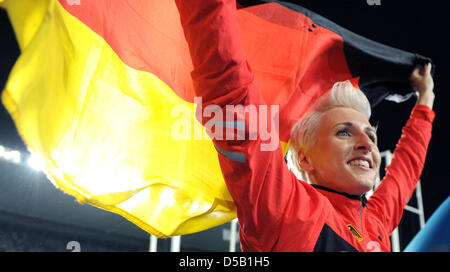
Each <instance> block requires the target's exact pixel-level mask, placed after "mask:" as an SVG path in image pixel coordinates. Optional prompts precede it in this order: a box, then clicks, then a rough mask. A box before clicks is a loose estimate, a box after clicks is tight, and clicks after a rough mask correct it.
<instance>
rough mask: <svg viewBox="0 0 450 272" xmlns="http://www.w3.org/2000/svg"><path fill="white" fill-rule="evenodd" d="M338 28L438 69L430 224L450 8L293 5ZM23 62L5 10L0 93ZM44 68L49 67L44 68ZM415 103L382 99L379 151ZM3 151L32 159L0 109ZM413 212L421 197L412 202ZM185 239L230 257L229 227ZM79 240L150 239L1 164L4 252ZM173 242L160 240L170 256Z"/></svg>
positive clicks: (358, 2) (446, 82)
mask: <svg viewBox="0 0 450 272" xmlns="http://www.w3.org/2000/svg"><path fill="white" fill-rule="evenodd" d="M292 2H296V3H298V4H300V5H302V6H304V7H306V8H309V9H311V10H312V11H315V12H316V13H318V14H321V15H323V16H324V17H326V18H328V19H331V20H332V21H334V22H336V23H337V24H339V25H341V26H343V27H345V28H347V29H349V30H351V31H353V32H355V33H357V34H359V35H362V36H364V37H366V38H369V39H372V40H375V41H378V42H380V43H383V44H386V45H389V46H392V47H396V48H399V49H403V50H406V51H410V52H414V53H418V54H421V55H423V56H426V57H430V58H431V59H433V61H434V64H435V65H436V73H435V77H434V79H435V93H436V100H435V104H434V110H435V112H436V119H435V123H434V130H433V138H432V140H431V144H430V147H429V153H428V156H427V162H426V164H425V168H424V171H423V174H422V177H421V182H422V194H423V204H424V209H425V219H428V218H429V217H430V216H431V215H432V213H433V211H434V210H436V208H438V206H439V205H440V204H441V203H442V202H443V201H444V200H445V199H446V198H447V197H448V196H449V182H450V180H449V177H448V176H449V169H450V167H449V166H448V165H447V163H448V156H449V154H450V152H449V151H450V148H449V147H450V144H449V136H450V133H449V125H450V120H449V117H450V96H449V93H450V73H449V72H450V69H449V68H448V67H449V64H450V63H449V60H450V53H449V52H450V51H449V50H450V28H449V27H448V20H449V16H450V2H448V1H404V0H402V1H398V0H397V1H387V0H380V1H379V2H380V5H369V4H368V2H377V1H370V0H340V1H324V0H309V1H292ZM18 56H19V49H18V46H17V43H16V40H15V37H14V33H13V31H12V28H11V25H10V23H9V20H8V17H7V14H6V12H5V11H4V10H0V90H2V89H3V87H4V85H5V83H6V80H7V77H8V74H9V71H10V70H11V68H12V66H13V65H14V62H15V60H16V59H17V57H18ZM43 69H45V68H44V67H43ZM414 103H415V100H414V99H411V100H409V101H406V102H404V103H401V104H396V103H393V102H388V101H384V102H382V104H381V105H379V106H377V107H376V108H375V109H374V113H373V117H372V120H371V121H372V122H373V123H378V124H379V127H378V131H379V147H380V150H387V149H390V150H393V149H394V147H395V144H396V142H397V140H398V139H399V137H400V133H401V128H402V127H403V125H404V124H405V122H406V120H407V119H408V117H409V113H410V110H411V109H412V107H413V105H414ZM0 145H2V146H4V147H6V148H8V149H16V150H20V151H21V152H23V153H26V152H27V151H26V148H25V146H24V144H23V142H22V140H21V139H20V137H19V136H18V134H17V131H16V129H15V126H14V124H13V122H12V120H11V118H10V117H9V115H8V114H7V112H6V110H5V109H4V107H3V105H1V106H0ZM410 204H411V205H413V206H415V205H416V203H415V198H414V197H413V198H412V200H411V203H410ZM228 227H229V223H228V224H225V225H223V226H219V227H216V228H214V229H211V230H208V231H205V232H201V233H198V234H192V235H187V236H183V237H182V238H181V251H227V250H228V242H227V241H225V240H224V237H225V236H226V231H225V228H228ZM399 228H400V242H401V249H404V247H405V246H406V245H407V244H408V242H409V241H410V240H411V239H412V238H413V237H414V235H415V234H416V233H417V232H418V231H419V223H418V219H417V216H413V215H412V214H411V213H410V212H405V213H404V217H403V219H402V222H401V224H400V227H399ZM69 241H78V242H79V243H80V245H81V250H82V251H147V250H148V248H149V235H148V234H147V233H145V232H144V231H142V230H141V229H139V228H138V227H136V226H134V225H133V224H131V223H130V222H128V221H127V220H125V219H123V218H122V217H120V216H118V215H115V214H113V213H109V212H105V211H103V210H100V209H97V208H95V207H92V206H88V205H80V204H78V203H77V202H76V200H75V199H74V198H73V197H71V196H69V195H66V194H64V193H62V192H61V191H59V190H58V189H56V188H55V187H54V186H53V185H52V184H51V183H50V182H49V181H48V180H47V179H46V177H45V176H44V175H43V174H42V173H40V172H36V171H34V170H32V169H31V168H30V167H28V166H27V165H26V164H23V165H16V164H13V163H10V162H7V161H5V160H1V159H0V251H68V249H66V246H67V243H68V242H69ZM169 249H170V240H169V239H163V240H159V241H158V250H159V251H168V250H169Z"/></svg>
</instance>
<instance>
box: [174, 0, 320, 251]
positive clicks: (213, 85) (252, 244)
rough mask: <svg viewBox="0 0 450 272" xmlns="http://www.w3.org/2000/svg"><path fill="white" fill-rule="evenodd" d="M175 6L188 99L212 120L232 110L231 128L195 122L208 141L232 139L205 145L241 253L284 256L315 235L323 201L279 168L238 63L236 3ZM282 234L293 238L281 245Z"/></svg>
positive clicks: (269, 116)
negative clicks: (185, 53) (187, 69)
mask: <svg viewBox="0 0 450 272" xmlns="http://www.w3.org/2000/svg"><path fill="white" fill-rule="evenodd" d="M176 3H177V7H178V10H179V12H180V18H181V23H182V26H183V30H184V33H185V37H186V40H187V42H188V45H189V50H190V54H191V58H192V62H193V66H194V70H193V72H192V79H193V81H194V88H195V93H196V96H198V97H201V98H202V104H203V109H201V110H202V112H203V110H207V107H208V106H214V108H210V109H219V110H221V111H222V114H218V116H220V115H222V117H224V118H226V117H227V116H229V114H227V109H230V108H231V109H232V110H233V107H234V110H235V112H234V113H233V114H231V116H233V117H234V118H233V119H234V120H228V119H227V120H217V119H213V118H216V117H217V116H203V120H202V122H203V124H204V125H205V127H206V126H208V124H215V128H214V132H215V133H217V131H218V130H219V131H220V130H222V129H223V130H227V129H230V130H231V131H232V132H233V133H231V135H230V134H228V133H227V132H224V134H223V135H227V136H232V137H233V139H229V138H226V139H225V138H224V139H218V138H214V137H212V140H213V143H214V146H215V148H216V149H217V151H218V156H219V162H220V166H221V170H222V174H223V176H224V179H225V182H226V184H227V187H228V190H229V192H230V194H231V195H232V197H233V199H234V201H235V204H236V206H237V213H238V218H239V223H240V225H241V226H240V227H241V229H240V230H241V231H240V235H241V236H240V238H241V243H242V247H243V250H245V251H271V250H280V248H282V249H284V250H288V249H289V247H292V246H297V247H298V246H301V245H302V243H306V242H305V241H308V240H309V239H310V238H311V237H314V236H317V235H318V232H317V231H316V229H315V228H313V227H312V225H314V224H316V223H317V224H321V223H322V224H323V220H324V218H323V217H324V216H326V214H325V213H323V212H322V209H323V205H324V204H323V203H324V201H322V200H323V199H322V198H320V196H319V193H317V192H315V190H314V189H313V188H312V187H310V186H304V184H303V183H301V182H299V181H297V180H296V179H295V176H294V175H293V174H292V173H291V172H290V171H289V169H288V168H287V165H286V163H285V162H284V158H283V152H282V149H281V145H280V143H279V140H278V135H277V120H276V118H278V115H277V112H276V107H275V108H273V109H272V108H271V107H268V106H267V105H266V103H265V101H264V99H263V97H262V94H261V92H260V90H259V88H258V86H257V84H256V82H255V80H254V77H253V74H252V72H251V69H250V67H249V65H248V63H247V61H246V58H245V54H244V52H243V49H242V45H241V40H240V33H239V31H240V30H239V25H238V21H237V15H236V2H235V1H234V0H208V1H205V0H190V1H186V0H184V1H183V0H177V1H176ZM235 106H241V107H240V109H239V107H235ZM197 117H198V116H197ZM273 117H276V118H275V119H273ZM210 121H211V122H210ZM208 122H209V123H208ZM221 124H222V125H221ZM262 128H263V130H264V131H262V130H261V129H262ZM239 130H241V131H239ZM261 132H266V133H261ZM215 135H217V134H215ZM212 136H214V134H213V135H212ZM242 136H244V138H242ZM238 137H241V138H238ZM271 137H276V138H275V139H274V138H271ZM270 143H272V144H274V146H270ZM291 203H294V204H295V207H298V209H297V208H291V206H294V204H292V205H291ZM311 207H314V208H313V209H311ZM319 217H320V218H319ZM286 218H288V219H289V220H287V219H286ZM304 221H309V222H310V223H309V225H308V226H306V225H305V224H301V223H302V222H304ZM311 222H313V223H311ZM284 229H287V230H289V231H290V232H293V233H291V234H290V235H283V237H281V236H282V235H281V233H282V232H283V230H284ZM314 231H315V232H317V233H315V232H314ZM319 231H320V229H319ZM313 232H314V233H313ZM296 239H298V240H296ZM311 250H312V248H311Z"/></svg>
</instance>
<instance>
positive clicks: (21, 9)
mask: <svg viewBox="0 0 450 272" xmlns="http://www.w3.org/2000/svg"><path fill="white" fill-rule="evenodd" d="M0 4H1V6H2V7H4V8H6V10H7V12H8V15H9V17H10V20H11V22H12V25H13V28H14V31H15V33H16V37H17V40H18V43H19V46H20V50H21V55H20V57H19V59H18V60H17V62H16V64H15V66H14V68H13V69H12V71H11V73H10V76H9V79H8V82H7V84H6V86H5V89H4V90H3V93H2V102H3V104H4V105H5V107H6V109H7V110H8V112H9V113H10V114H11V116H12V118H13V120H14V122H15V124H16V127H17V129H18V131H19V133H20V135H21V137H22V138H23V140H24V142H25V143H26V145H27V146H28V148H29V149H30V151H31V152H32V153H34V154H35V155H36V156H40V157H41V158H42V159H43V161H45V169H46V170H45V171H46V173H47V175H48V177H49V179H50V180H51V181H52V182H53V184H54V185H55V186H56V187H58V188H60V189H61V190H63V191H64V192H66V193H68V194H70V195H72V196H74V197H76V199H77V200H78V201H79V202H80V203H89V204H91V205H94V206H96V207H99V208H102V209H105V210H108V211H111V212H115V213H118V214H120V215H122V216H124V217H125V218H127V219H128V220H130V221H131V222H133V223H134V224H136V225H138V226H139V227H141V228H142V229H144V230H146V231H147V232H149V233H151V234H153V235H156V236H157V237H167V236H173V235H183V234H188V233H193V232H198V231H202V230H205V229H208V228H211V227H214V226H217V225H220V224H223V223H225V222H227V221H229V220H231V219H233V218H235V217H236V207H235V205H234V203H233V200H232V198H231V196H230V194H229V192H228V190H227V188H226V185H225V182H224V180H223V177H222V174H221V171H220V166H219V162H218V158H217V153H216V152H217V151H216V149H215V148H214V146H213V144H212V141H211V140H210V139H209V138H207V137H205V136H204V135H206V133H205V130H204V128H203V127H202V126H201V124H200V123H199V122H198V121H196V120H195V116H196V105H195V102H196V101H195V97H194V90H193V83H192V79H191V76H190V73H191V71H192V61H191V58H190V54H189V50H188V46H187V43H186V40H185V38H184V34H183V29H182V27H181V24H180V19H179V14H178V11H177V8H176V6H175V3H174V1H161V0H122V1H113V0H59V1H57V0H0ZM237 6H238V7H239V8H238V9H237V13H238V20H239V24H240V27H241V38H242V43H243V44H242V46H243V48H244V51H245V53H246V56H247V59H248V62H249V63H250V65H251V67H252V70H253V72H254V74H255V77H256V80H257V81H258V83H259V85H260V88H261V91H262V92H263V96H264V98H265V100H266V101H267V103H268V104H270V105H279V106H280V108H279V109H280V116H279V121H280V124H279V125H280V140H281V142H282V145H283V147H284V150H286V147H287V145H288V142H289V131H290V127H291V125H292V123H293V122H294V121H295V120H296V119H298V118H300V117H301V116H302V115H303V114H304V113H305V112H306V111H307V110H308V109H309V107H310V106H311V105H312V103H314V101H315V100H316V99H317V98H318V97H320V96H321V95H322V94H323V93H324V92H325V91H327V90H328V89H329V88H330V87H331V86H332V85H333V83H334V82H336V81H343V80H347V79H348V80H351V82H352V83H353V84H354V85H355V86H357V87H359V88H360V89H361V90H362V91H363V92H364V93H365V94H366V95H367V96H368V98H369V99H370V100H371V102H372V104H373V105H376V104H377V103H378V102H379V101H381V100H382V99H384V98H386V97H392V96H393V95H396V96H398V97H405V96H408V95H410V93H411V90H410V86H409V81H408V78H409V75H410V73H411V71H412V69H413V67H414V66H415V64H419V63H425V62H430V60H429V59H427V58H425V57H422V56H419V55H417V54H412V53H409V52H404V51H401V50H398V49H395V48H391V47H388V46H385V45H382V44H379V43H376V42H374V41H370V40H368V39H365V38H363V37H361V36H358V35H357V34H355V33H352V32H351V31H348V30H346V29H344V28H342V27H340V26H338V25H336V24H334V23H333V22H331V21H329V20H327V19H325V18H323V17H321V16H320V15H317V14H315V13H313V12H311V11H309V10H307V9H304V8H302V7H300V6H298V5H294V4H292V3H285V2H281V1H239V2H238V5H237ZM174 135H178V136H179V135H181V136H182V137H175V136H174Z"/></svg>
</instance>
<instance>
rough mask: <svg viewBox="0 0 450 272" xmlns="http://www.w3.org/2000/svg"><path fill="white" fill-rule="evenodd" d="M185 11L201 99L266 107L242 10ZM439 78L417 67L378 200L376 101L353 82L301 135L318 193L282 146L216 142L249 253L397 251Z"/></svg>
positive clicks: (329, 99)
mask: <svg viewBox="0 0 450 272" xmlns="http://www.w3.org/2000/svg"><path fill="white" fill-rule="evenodd" d="M176 3H177V7H178V9H179V11H180V18H181V23H182V25H183V29H184V33H185V36H186V40H187V41H188V44H189V49H190V52H191V57H192V61H193V65H194V71H193V72H192V78H193V82H194V87H195V91H196V96H200V97H202V99H203V107H205V106H208V105H212V104H214V105H218V106H220V107H221V108H222V109H223V110H224V112H225V108H226V106H227V105H243V106H244V107H246V106H249V105H264V104H265V102H264V99H263V98H262V96H261V94H260V91H259V88H258V85H257V84H256V82H255V80H254V77H253V74H252V72H251V69H250V67H249V66H248V64H247V62H246V60H245V54H244V53H243V51H242V48H241V41H240V39H239V28H238V25H237V20H236V14H235V8H236V7H235V2H234V1H228V0H223V1H220V0H209V1H197V2H196V1H183V0H177V1H176ZM430 69H431V66H430V65H426V66H424V67H417V68H416V69H415V70H414V71H413V73H412V74H411V83H412V86H413V87H414V88H415V89H416V91H417V93H418V100H417V105H416V106H415V107H414V109H413V110H412V113H411V117H410V119H409V121H408V123H407V124H406V126H405V127H404V128H403V135H402V137H401V139H400V141H399V143H398V145H397V148H396V150H395V152H394V157H393V159H392V162H391V165H390V166H389V167H388V169H387V170H386V176H385V178H384V179H383V180H382V182H381V185H380V186H379V187H378V189H377V190H376V192H375V193H374V194H373V195H372V196H371V198H370V200H369V201H367V200H366V198H365V196H364V194H365V192H367V191H369V190H370V189H371V188H372V187H373V185H374V182H375V180H376V178H377V175H378V171H379V168H380V152H379V150H378V148H377V136H376V132H375V131H374V129H373V128H372V126H371V125H370V123H369V121H368V120H369V117H370V105H369V102H368V101H367V99H366V98H365V96H364V95H363V94H362V93H361V91H359V90H357V89H355V88H353V86H352V85H351V84H350V83H348V82H340V83H337V84H335V85H334V87H333V88H332V89H331V91H330V92H329V93H328V94H326V95H325V96H323V98H322V99H320V100H319V101H318V102H317V105H316V106H315V107H314V108H313V110H312V111H311V112H310V113H308V114H307V115H306V116H305V117H304V118H303V119H302V120H300V121H299V122H298V123H297V124H296V125H295V126H294V127H293V130H292V135H291V141H292V148H293V153H294V157H295V162H296V164H297V165H298V167H299V169H300V170H301V171H303V172H304V173H306V174H307V175H308V176H309V179H310V180H311V183H312V185H310V184H308V183H307V182H305V181H303V180H299V179H297V178H296V176H295V175H294V174H293V173H292V172H291V171H289V169H288V167H287V165H286V163H285V161H284V158H283V152H282V149H281V146H278V148H277V149H275V150H263V149H262V148H261V146H262V144H264V143H265V141H264V139H262V137H257V138H256V139H254V138H252V137H246V138H245V139H246V140H217V139H215V140H214V145H215V147H216V149H217V151H218V156H219V161H220V165H221V169H222V173H223V176H224V179H225V181H226V183H227V186H228V190H229V192H230V194H231V195H232V196H233V199H234V201H235V203H236V206H237V215H238V219H239V223H240V226H241V228H240V240H241V247H242V249H243V250H244V251H390V241H389V236H390V234H391V232H392V231H393V230H394V229H395V227H396V226H397V224H398V223H399V221H400V218H401V215H402V211H403V209H404V207H405V205H406V203H407V200H408V198H409V197H410V196H411V194H412V193H413V191H414V188H415V186H416V184H417V181H418V179H419V176H420V174H421V171H422V168H423V165H424V162H425V156H426V151H427V147H428V143H429V141H430V138H431V129H432V121H433V119H434V112H433V111H432V106H433V101H434V93H433V80H432V77H431V75H430ZM255 108H258V107H255ZM258 114H263V113H262V112H258ZM266 114H267V116H272V115H271V114H270V113H266ZM263 117H264V116H263ZM238 118H239V119H240V120H241V121H244V122H245V134H246V135H247V136H248V135H252V136H253V135H255V133H256V134H257V133H258V132H257V131H252V129H254V128H255V126H254V125H253V124H249V118H248V116H247V115H246V114H245V113H242V114H241V115H240V116H239V114H238ZM203 121H204V122H205V123H206V122H208V119H206V120H203ZM269 127H270V126H269ZM216 129H221V128H220V127H216ZM250 138H251V140H250Z"/></svg>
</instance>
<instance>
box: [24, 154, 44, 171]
mask: <svg viewBox="0 0 450 272" xmlns="http://www.w3.org/2000/svg"><path fill="white" fill-rule="evenodd" d="M27 163H28V166H30V167H31V168H33V169H34V170H36V171H43V170H44V167H45V162H44V159H42V158H41V157H40V156H37V155H35V154H33V153H31V155H30V157H29V158H28V161H27Z"/></svg>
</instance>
